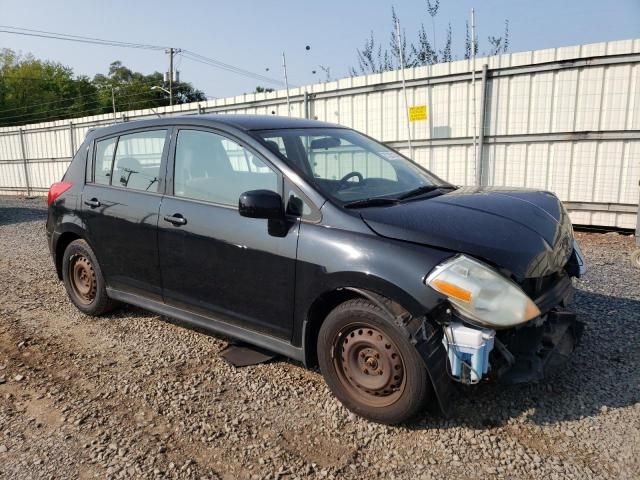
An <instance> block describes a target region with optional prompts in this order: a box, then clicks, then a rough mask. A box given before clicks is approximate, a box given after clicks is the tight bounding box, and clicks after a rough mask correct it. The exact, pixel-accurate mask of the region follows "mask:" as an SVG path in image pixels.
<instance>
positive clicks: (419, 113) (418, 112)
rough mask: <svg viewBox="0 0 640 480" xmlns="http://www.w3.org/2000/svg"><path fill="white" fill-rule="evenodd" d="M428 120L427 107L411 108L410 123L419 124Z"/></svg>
mask: <svg viewBox="0 0 640 480" xmlns="http://www.w3.org/2000/svg"><path fill="white" fill-rule="evenodd" d="M426 119H427V106H426V105H414V106H413V107H409V121H410V122H417V121H419V120H426Z"/></svg>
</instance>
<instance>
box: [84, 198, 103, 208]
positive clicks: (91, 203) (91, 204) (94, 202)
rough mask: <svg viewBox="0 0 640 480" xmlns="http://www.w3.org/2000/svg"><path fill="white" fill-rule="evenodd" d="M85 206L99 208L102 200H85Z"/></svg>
mask: <svg viewBox="0 0 640 480" xmlns="http://www.w3.org/2000/svg"><path fill="white" fill-rule="evenodd" d="M84 204H85V205H88V206H89V207H91V208H98V207H99V206H100V205H101V203H100V200H98V199H97V198H92V199H91V200H85V202H84Z"/></svg>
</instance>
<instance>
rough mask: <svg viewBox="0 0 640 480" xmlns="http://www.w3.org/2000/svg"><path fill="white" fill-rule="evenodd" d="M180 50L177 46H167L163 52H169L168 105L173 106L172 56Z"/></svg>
mask: <svg viewBox="0 0 640 480" xmlns="http://www.w3.org/2000/svg"><path fill="white" fill-rule="evenodd" d="M181 51H182V50H180V49H179V48H173V47H171V48H169V49H168V50H165V51H164V53H168V54H169V75H168V77H169V105H171V106H173V57H174V56H175V55H176V54H178V53H180V52H181Z"/></svg>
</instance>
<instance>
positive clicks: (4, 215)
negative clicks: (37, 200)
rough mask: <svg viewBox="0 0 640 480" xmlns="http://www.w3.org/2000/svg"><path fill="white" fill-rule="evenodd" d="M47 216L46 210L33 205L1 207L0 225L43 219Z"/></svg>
mask: <svg viewBox="0 0 640 480" xmlns="http://www.w3.org/2000/svg"><path fill="white" fill-rule="evenodd" d="M46 218H47V210H46V209H45V208H44V207H43V208H33V207H28V206H25V207H1V206H0V226H4V225H14V224H18V223H24V222H34V221H44V220H46Z"/></svg>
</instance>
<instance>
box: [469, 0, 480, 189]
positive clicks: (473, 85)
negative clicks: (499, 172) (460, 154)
mask: <svg viewBox="0 0 640 480" xmlns="http://www.w3.org/2000/svg"><path fill="white" fill-rule="evenodd" d="M471 91H472V100H471V102H472V107H473V109H472V115H473V164H474V165H475V168H476V183H477V184H478V185H480V181H481V178H480V165H479V162H478V147H477V143H476V137H477V130H478V126H477V122H478V120H477V118H476V117H477V113H476V109H477V107H476V12H475V10H474V9H473V8H472V9H471Z"/></svg>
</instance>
